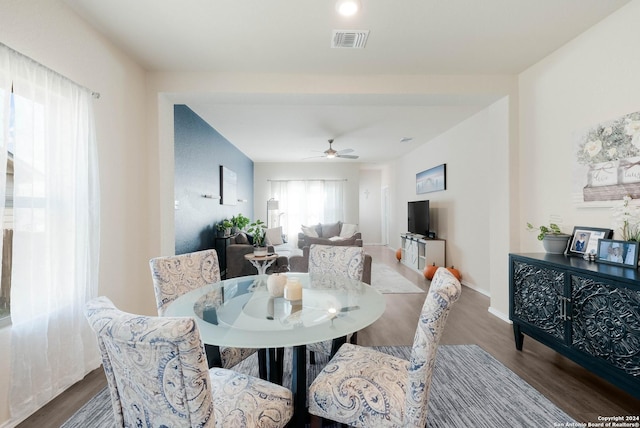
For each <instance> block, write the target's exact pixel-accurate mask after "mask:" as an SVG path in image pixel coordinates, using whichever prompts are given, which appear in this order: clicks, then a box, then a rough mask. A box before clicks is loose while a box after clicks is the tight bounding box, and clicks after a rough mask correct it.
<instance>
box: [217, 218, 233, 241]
mask: <svg viewBox="0 0 640 428" xmlns="http://www.w3.org/2000/svg"><path fill="white" fill-rule="evenodd" d="M232 226H233V223H231V221H230V220H229V219H226V218H225V219H224V220H221V221H220V223H218V224H217V225H216V229H218V236H221V237H224V236H229V235H230V234H231V227H232Z"/></svg>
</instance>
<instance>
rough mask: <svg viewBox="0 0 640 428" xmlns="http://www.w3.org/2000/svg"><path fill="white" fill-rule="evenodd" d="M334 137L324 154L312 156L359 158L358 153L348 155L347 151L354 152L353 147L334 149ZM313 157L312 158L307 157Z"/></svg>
mask: <svg viewBox="0 0 640 428" xmlns="http://www.w3.org/2000/svg"><path fill="white" fill-rule="evenodd" d="M332 144H333V138H332V139H330V140H329V148H328V149H327V150H325V151H324V152H323V153H324V155H322V156H312V158H327V159H333V158H343V159H358V158H359V157H360V156H357V155H348V154H347V153H351V152H353V149H343V150H334V149H333V146H332ZM306 159H311V158H306Z"/></svg>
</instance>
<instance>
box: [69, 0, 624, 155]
mask: <svg viewBox="0 0 640 428" xmlns="http://www.w3.org/2000/svg"><path fill="white" fill-rule="evenodd" d="M65 2H66V3H67V4H68V5H69V6H70V7H72V8H73V9H74V10H75V11H76V12H77V13H78V14H79V15H81V16H82V17H84V18H85V19H86V20H87V21H88V22H89V23H90V24H91V25H92V26H94V27H95V28H96V29H98V30H99V31H101V32H102V33H104V34H105V35H106V36H107V37H108V38H109V39H110V40H112V41H113V43H114V44H116V45H117V46H119V47H121V48H122V49H123V50H124V51H126V52H128V53H129V54H130V55H131V56H132V57H134V58H135V59H136V60H137V61H139V63H140V64H141V65H142V66H143V67H144V68H145V69H147V70H150V71H174V72H231V73H288V74H290V73H294V74H298V73H304V74H332V75H340V74H345V75H374V74H381V75H383V74H394V75H398V74H399V75H404V74H406V75H410V74H418V75H487V74H492V75H514V74H518V73H519V72H521V71H523V70H525V69H526V68H528V67H529V66H531V65H533V64H535V63H536V62H537V61H539V60H540V59H542V58H544V57H545V56H547V55H548V54H550V53H551V52H553V51H554V50H556V49H557V48H559V47H560V46H562V45H563V44H565V43H567V42H568V41H570V40H571V39H573V38H574V37H576V36H577V35H578V34H580V33H582V32H583V31H585V30H586V29H588V28H589V27H591V26H593V25H594V24H595V23H597V22H598V21H600V20H602V19H604V18H605V17H606V16H608V15H609V14H611V13H612V12H614V11H615V10H617V9H619V8H620V7H622V6H623V5H625V4H626V3H628V2H629V0H606V1H603V0H361V2H362V4H363V8H362V11H361V13H360V14H359V15H358V16H356V17H352V18H350V19H347V18H342V17H339V16H338V15H337V14H336V13H335V0H181V1H175V0H163V1H158V0H135V1H131V0H109V1H96V0H65ZM335 29H342V30H345V29H346V30H356V29H357V30H369V31H370V34H369V39H368V41H367V45H366V47H365V48H364V49H331V48H330V42H331V33H332V31H333V30H335ZM178 95H179V96H178V97H177V98H180V99H182V100H184V101H183V102H184V103H185V104H187V105H188V106H189V107H191V108H192V109H193V110H194V111H195V112H196V113H198V114H199V115H200V116H201V117H202V118H203V119H205V120H206V121H207V122H209V123H210V124H211V126H213V127H214V128H215V129H216V130H218V132H220V133H221V134H222V135H223V136H225V137H226V138H227V139H228V140H229V141H231V142H232V143H233V144H234V145H236V146H237V147H238V148H239V149H240V150H241V151H243V152H244V153H245V154H246V155H247V156H249V157H250V158H251V159H253V160H254V161H256V162H268V161H299V160H300V159H302V158H305V157H309V156H314V155H320V154H321V152H322V151H323V150H325V149H326V148H327V147H328V143H327V142H326V140H327V139H329V138H335V143H334V149H336V150H341V149H346V148H353V149H354V150H355V152H354V154H358V155H360V159H358V161H361V162H374V163H375V162H381V161H385V160H389V159H393V158H396V157H398V156H400V155H402V154H404V153H406V152H408V151H410V150H412V149H413V148H415V145H416V144H422V143H424V142H426V141H429V140H430V139H431V138H433V137H435V136H437V135H439V134H440V133H442V132H443V131H446V130H447V129H449V128H450V127H452V126H453V125H455V124H456V123H459V122H460V121H461V120H464V119H465V118H467V117H469V116H471V115H472V114H474V113H475V112H477V111H479V110H481V109H482V108H484V107H485V106H487V105H488V104H490V103H492V102H494V101H495V99H496V97H490V96H485V97H481V96H477V95H476V96H471V95H469V96H465V95H458V96H455V97H451V96H435V95H431V96H429V95H424V96H417V95H416V96H406V95H404V96H402V95H388V96H381V95H297V96H292V95H285V94H274V95H264V94H262V95H258V94H255V95H251V94H244V95H232V94H227V95H224V96H222V95H211V94H197V95H193V94H178ZM248 124H250V125H248ZM402 137H413V138H414V142H413V143H402V144H401V143H399V140H400V138H402ZM265 148H268V149H265ZM314 150H315V152H314ZM314 160H318V159H314ZM334 161H336V160H334ZM337 161H338V162H349V161H348V160H343V159H338V160H337Z"/></svg>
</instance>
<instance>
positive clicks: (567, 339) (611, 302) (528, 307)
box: [509, 253, 640, 398]
mask: <svg viewBox="0 0 640 428" xmlns="http://www.w3.org/2000/svg"><path fill="white" fill-rule="evenodd" d="M509 318H511V320H512V321H513V332H514V336H515V345H516V348H517V349H518V350H522V346H523V341H524V335H525V334H526V335H527V336H529V337H531V338H533V339H535V340H537V341H538V342H541V343H543V344H544V345H546V346H548V347H550V348H552V349H554V350H556V351H557V352H559V353H560V354H562V355H564V356H566V357H568V358H570V359H572V360H573V361H575V362H576V363H578V364H580V365H582V366H583V367H585V368H586V369H587V370H589V371H591V372H593V373H595V374H597V375H599V376H601V377H602V378H604V379H606V380H608V381H609V382H611V383H613V384H614V385H616V386H618V387H620V388H622V389H624V390H626V391H627V392H629V393H630V394H631V395H633V396H635V397H638V398H640V273H639V272H638V270H636V269H630V268H624V267H618V266H612V265H605V264H599V263H595V262H588V261H586V260H583V259H582V258H580V257H570V256H565V255H562V254H545V253H541V254H538V253H532V254H510V255H509Z"/></svg>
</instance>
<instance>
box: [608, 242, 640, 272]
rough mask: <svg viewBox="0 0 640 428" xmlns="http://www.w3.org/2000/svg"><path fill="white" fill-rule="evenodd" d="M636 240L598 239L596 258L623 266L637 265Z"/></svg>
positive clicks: (637, 243) (635, 266)
mask: <svg viewBox="0 0 640 428" xmlns="http://www.w3.org/2000/svg"><path fill="white" fill-rule="evenodd" d="M639 245H640V243H639V242H636V241H615V240H613V239H600V240H599V241H598V256H597V260H598V262H600V263H607V264H610V265H618V266H624V267H631V268H634V269H635V268H637V267H638V246H639Z"/></svg>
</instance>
